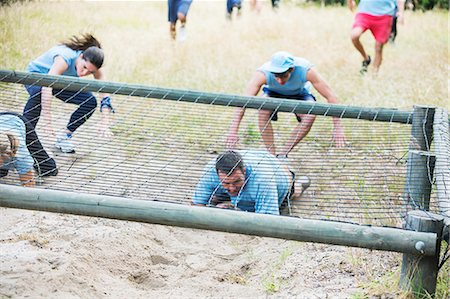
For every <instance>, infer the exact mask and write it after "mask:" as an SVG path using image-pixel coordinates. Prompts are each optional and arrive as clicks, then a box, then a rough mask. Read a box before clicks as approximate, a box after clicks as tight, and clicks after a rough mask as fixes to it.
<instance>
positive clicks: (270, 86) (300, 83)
mask: <svg viewBox="0 0 450 299" xmlns="http://www.w3.org/2000/svg"><path fill="white" fill-rule="evenodd" d="M269 65H270V61H268V62H266V63H264V64H263V65H262V66H261V67H260V68H259V69H258V71H260V72H263V73H264V75H265V76H266V84H265V85H264V86H263V88H264V89H266V90H268V91H273V92H276V93H279V94H281V95H286V96H293V95H306V94H310V91H309V88H310V87H311V84H310V83H309V82H308V81H307V80H306V73H307V72H308V70H309V69H310V68H311V67H313V65H312V64H311V63H310V62H309V61H308V60H306V59H303V58H300V57H294V70H293V71H292V73H291V76H290V77H289V80H288V81H287V82H286V83H285V84H284V85H281V84H279V83H278V82H277V81H276V80H275V76H274V75H273V74H272V73H271V72H269V71H268V70H267V67H268V66H269Z"/></svg>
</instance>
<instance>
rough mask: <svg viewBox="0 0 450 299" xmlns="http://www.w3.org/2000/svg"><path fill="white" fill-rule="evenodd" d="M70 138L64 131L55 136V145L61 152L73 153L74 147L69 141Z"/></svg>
mask: <svg viewBox="0 0 450 299" xmlns="http://www.w3.org/2000/svg"><path fill="white" fill-rule="evenodd" d="M71 138H72V137H68V136H67V134H66V133H62V134H60V135H58V137H57V138H56V142H55V147H56V148H57V149H59V150H60V151H61V152H63V153H66V154H74V153H75V148H74V146H73V144H72V142H71V141H70V139H71Z"/></svg>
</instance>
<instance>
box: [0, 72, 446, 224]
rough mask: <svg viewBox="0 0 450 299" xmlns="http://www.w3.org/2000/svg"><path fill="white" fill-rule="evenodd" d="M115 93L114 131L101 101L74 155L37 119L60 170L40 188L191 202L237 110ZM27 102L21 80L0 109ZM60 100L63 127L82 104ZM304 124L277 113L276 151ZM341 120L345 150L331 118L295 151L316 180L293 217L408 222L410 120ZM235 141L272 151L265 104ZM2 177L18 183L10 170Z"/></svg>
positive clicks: (56, 105)
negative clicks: (108, 133)
mask: <svg viewBox="0 0 450 299" xmlns="http://www.w3.org/2000/svg"><path fill="white" fill-rule="evenodd" d="M0 80H1V78H0ZM36 84H37V85H39V82H36ZM105 84H107V82H105ZM124 85H125V84H124ZM63 90H64V89H63ZM225 96H226V95H225ZM111 97H112V99H113V103H114V108H115V110H116V113H115V114H112V123H111V124H112V126H111V129H112V131H113V133H114V137H112V138H103V137H100V136H99V134H98V132H97V129H98V127H99V123H100V118H101V114H100V112H99V111H98V108H97V111H96V112H95V113H94V114H93V116H92V117H91V118H90V119H88V120H87V122H86V123H85V124H84V125H82V126H81V127H80V128H79V129H78V130H77V131H76V132H75V134H74V137H73V138H72V141H73V143H74V144H75V148H76V153H75V154H62V153H60V152H59V151H58V150H56V148H55V147H54V142H55V139H54V137H51V136H45V135H44V134H43V133H42V132H43V128H42V124H41V123H42V122H39V123H38V125H37V128H36V131H37V134H38V136H39V138H40V141H41V142H42V144H43V145H44V148H45V149H46V150H47V152H48V153H49V154H50V156H52V157H54V159H55V160H56V163H57V167H58V175H57V176H54V177H45V178H38V180H39V183H38V184H37V186H36V188H44V189H54V190H63V191H69V192H77V193H78V192H79V193H89V194H99V195H110V196H118V197H126V198H133V199H140V200H153V201H164V202H171V203H178V204H190V202H191V200H192V194H193V192H194V190H195V187H196V185H197V182H198V180H199V178H200V177H201V175H202V173H203V170H204V167H205V166H206V164H207V163H208V162H209V161H210V160H211V159H214V158H216V157H217V155H218V154H220V153H222V152H223V151H224V150H225V140H226V136H227V133H228V128H229V125H230V123H231V120H232V118H233V114H234V111H235V108H234V107H230V106H231V105H230V106H227V105H220V106H218V105H214V100H213V101H212V103H211V104H199V103H187V102H183V96H182V95H181V96H180V98H179V100H177V101H174V100H170V101H169V100H165V99H164V96H162V97H160V98H158V99H155V98H152V96H151V95H149V96H148V97H144V96H134V94H133V93H130V94H129V95H123V94H119V92H117V93H112V94H111ZM27 99H28V93H27V92H26V90H25V88H24V86H23V84H22V83H21V82H17V83H0V110H1V111H12V112H17V113H22V111H23V108H24V106H25V104H26V102H27ZM199 99H201V97H199ZM232 99H233V96H230V103H231V102H232ZM261 101H264V99H261ZM287 101H289V100H287ZM52 103H53V104H52V114H53V123H54V126H55V131H59V130H63V129H64V128H65V126H66V125H67V123H68V121H69V118H70V115H71V114H72V112H73V111H74V110H75V109H76V108H77V106H76V105H72V104H67V103H64V102H62V101H61V100H59V99H56V98H53V102H52ZM297 123H298V122H297V120H296V117H295V115H294V114H292V113H287V112H280V113H278V121H276V122H272V124H273V127H274V132H275V146H276V147H277V148H281V146H282V145H283V144H284V143H285V142H286V140H287V139H288V137H289V134H290V133H291V131H292V129H293V128H294V127H295V126H296V125H297ZM342 123H343V125H344V128H345V134H346V140H347V142H348V145H347V147H345V148H336V147H334V146H333V141H332V138H331V136H332V130H333V126H332V118H331V117H326V116H317V118H316V121H315V123H314V124H313V126H312V129H311V131H310V132H309V134H308V135H307V136H306V137H305V138H304V139H303V140H302V141H301V142H300V143H299V144H298V145H297V146H296V147H295V148H294V149H293V150H292V151H291V153H290V154H289V158H288V162H289V165H290V168H291V170H292V171H293V172H295V173H296V175H297V176H300V175H306V176H308V177H309V178H310V179H311V186H310V187H309V188H308V189H307V190H306V191H305V192H304V194H303V195H302V197H301V198H300V199H299V200H295V201H292V202H291V211H290V216H292V217H302V218H310V219H324V220H334V221H345V222H352V223H358V224H371V225H376V226H394V227H401V221H402V217H404V215H406V212H407V211H409V210H411V209H412V208H413V205H411V203H410V202H408V201H407V200H405V199H403V197H402V193H403V188H404V185H405V178H406V157H407V153H408V146H409V141H410V133H411V126H410V125H406V124H401V123H396V122H376V121H368V120H361V119H358V118H356V119H342ZM237 148H238V149H242V150H247V149H264V146H263V143H262V140H261V137H260V133H259V129H258V109H247V111H246V114H245V116H244V118H243V121H242V122H241V125H240V143H239V144H238V146H237ZM430 179H431V178H430ZM0 183H2V184H15V185H17V184H19V181H18V179H17V175H16V174H14V172H12V173H11V174H10V175H8V176H6V177H3V178H0ZM436 201H437V200H436V195H435V192H434V191H433V192H432V196H431V202H430V211H437V202H436Z"/></svg>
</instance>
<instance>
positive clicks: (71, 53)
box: [23, 34, 114, 153]
mask: <svg viewBox="0 0 450 299" xmlns="http://www.w3.org/2000/svg"><path fill="white" fill-rule="evenodd" d="M103 59H104V54H103V50H102V49H101V45H100V43H99V42H98V41H97V39H95V38H94V37H93V36H92V35H91V34H84V35H82V36H81V37H76V36H73V37H72V38H71V39H69V40H68V41H66V42H64V43H62V44H61V45H58V46H56V47H53V48H51V49H50V50H48V51H47V52H45V53H44V54H43V55H41V56H39V57H38V58H36V59H35V60H33V61H32V62H30V63H29V64H28V66H27V69H26V70H27V71H28V72H32V73H40V74H49V75H64V76H72V77H85V76H89V75H93V76H94V78H95V79H98V80H102V79H104V75H103V72H102V71H101V69H100V68H101V67H102V65H103ZM25 88H26V89H27V91H28V93H29V95H30V96H29V99H28V102H27V103H26V105H25V108H24V111H23V115H24V117H25V118H26V119H28V122H29V124H31V125H32V126H33V128H35V127H36V125H37V123H38V121H39V119H40V118H41V113H42V119H43V122H44V123H43V124H42V126H43V129H44V130H45V131H46V133H47V134H48V135H51V136H55V133H54V131H53V126H52V113H51V102H52V97H53V96H55V97H56V98H58V99H60V100H61V101H63V102H65V103H70V104H75V105H78V108H77V109H76V110H75V111H74V112H73V113H72V115H71V117H70V120H69V123H68V124H67V127H66V129H65V130H64V132H61V133H59V134H58V135H57V136H56V143H55V146H56V147H57V148H58V149H60V150H61V151H62V152H64V153H74V152H75V149H74V147H73V145H72V143H71V138H72V134H73V133H74V132H75V131H76V130H77V129H78V128H79V127H80V126H81V125H83V124H84V123H85V122H86V121H87V120H88V119H89V118H90V117H91V116H92V114H93V113H94V111H95V109H96V108H97V99H96V98H95V96H94V95H93V94H92V93H90V92H80V91H69V90H64V89H62V90H59V89H53V88H51V87H42V86H37V85H27V86H25ZM100 111H101V112H103V113H102V123H101V126H100V129H99V130H100V131H101V134H102V135H104V136H107V137H109V136H111V135H112V133H111V131H110V129H109V113H111V112H114V110H113V109H112V106H111V99H110V97H109V96H108V95H106V94H105V95H103V99H102V101H101V104H100Z"/></svg>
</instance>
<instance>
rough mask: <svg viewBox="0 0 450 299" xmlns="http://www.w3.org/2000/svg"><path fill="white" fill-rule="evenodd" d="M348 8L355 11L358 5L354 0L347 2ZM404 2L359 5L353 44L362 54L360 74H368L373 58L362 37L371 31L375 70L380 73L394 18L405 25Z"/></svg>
mask: <svg viewBox="0 0 450 299" xmlns="http://www.w3.org/2000/svg"><path fill="white" fill-rule="evenodd" d="M347 4H348V7H349V9H350V10H351V11H353V10H354V8H355V6H356V4H355V1H354V0H347ZM404 5H405V2H404V0H377V1H373V0H361V1H360V2H359V4H358V12H357V14H356V16H355V21H354V23H353V27H352V31H351V39H352V43H353V45H354V46H355V48H356V50H357V51H358V52H359V53H360V54H361V56H362V58H363V62H362V65H361V70H360V73H361V74H364V73H366V72H367V70H368V67H369V65H370V64H371V62H372V58H371V57H370V55H369V54H367V52H366V50H365V49H364V46H363V45H362V43H361V41H360V37H361V35H362V34H363V33H364V32H365V31H366V30H367V29H369V30H370V31H371V32H372V35H373V37H374V38H375V58H374V60H373V69H374V71H375V72H378V70H379V68H380V65H381V62H382V60H383V47H384V45H385V44H386V43H387V41H388V40H389V35H390V33H391V28H392V22H393V18H394V16H397V18H398V22H399V23H400V24H403V11H404Z"/></svg>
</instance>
